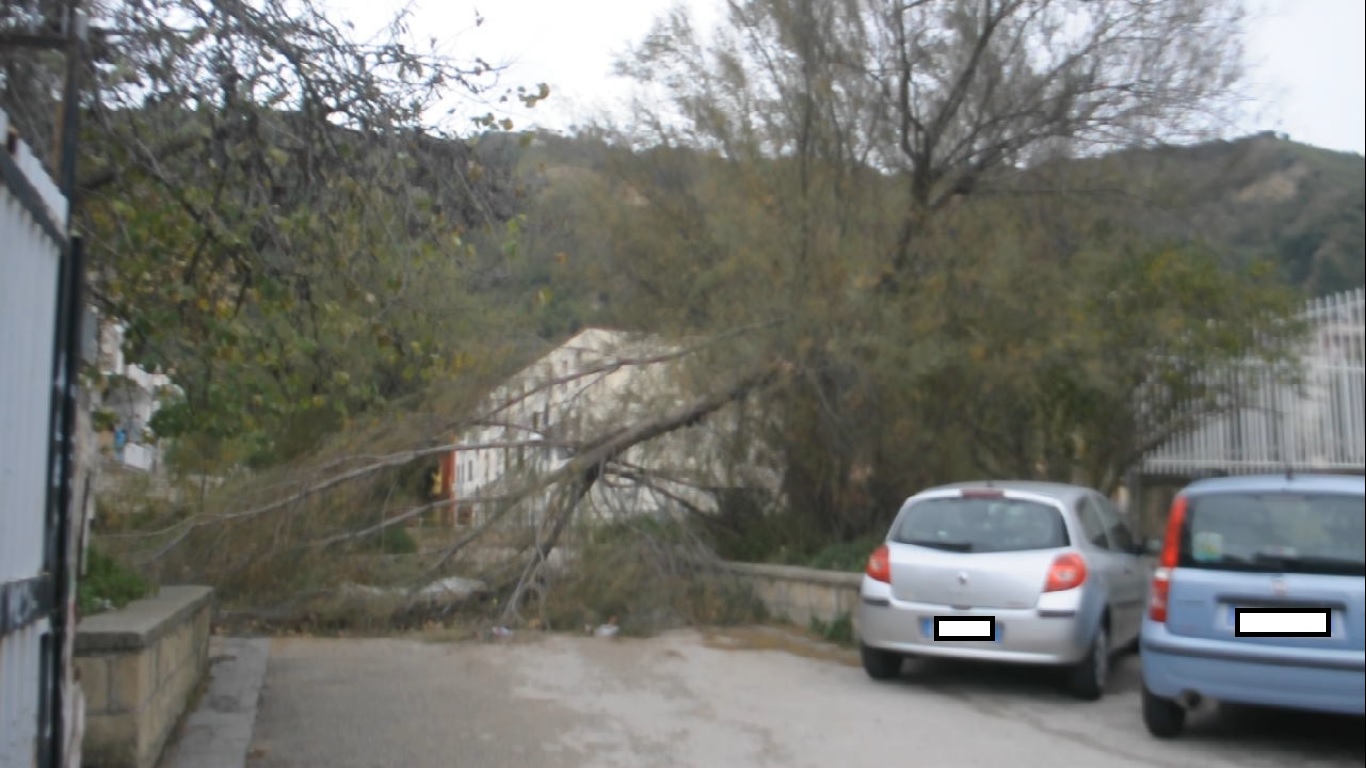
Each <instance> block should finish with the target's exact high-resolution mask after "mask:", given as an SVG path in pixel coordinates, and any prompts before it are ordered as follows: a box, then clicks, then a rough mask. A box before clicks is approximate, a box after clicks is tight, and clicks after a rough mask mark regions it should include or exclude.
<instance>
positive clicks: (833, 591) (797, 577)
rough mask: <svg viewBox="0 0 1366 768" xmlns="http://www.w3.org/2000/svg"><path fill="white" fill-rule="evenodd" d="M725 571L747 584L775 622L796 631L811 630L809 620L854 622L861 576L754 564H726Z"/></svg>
mask: <svg viewBox="0 0 1366 768" xmlns="http://www.w3.org/2000/svg"><path fill="white" fill-rule="evenodd" d="M726 567H727V568H728V569H729V570H730V571H731V572H733V573H736V574H738V575H740V576H741V577H743V578H744V579H745V580H746V581H748V582H749V584H750V586H751V587H752V588H753V589H754V594H755V596H756V597H758V598H759V599H760V600H761V601H763V604H764V607H765V608H767V609H768V612H769V615H771V616H773V617H774V618H776V619H780V620H782V621H788V622H791V623H793V624H796V625H797V626H800V627H809V626H811V620H812V619H816V620H817V621H819V622H822V623H824V624H830V623H833V622H835V621H836V620H838V619H841V618H847V619H849V620H850V621H853V620H854V617H855V614H856V611H855V608H857V607H858V601H859V582H860V581H861V580H862V578H863V577H862V574H858V573H844V572H841V571H819V570H816V569H814V568H799V567H797V566H792V565H762V564H758V563H727V564H726ZM854 629H855V632H857V631H858V628H857V627H855V628H854Z"/></svg>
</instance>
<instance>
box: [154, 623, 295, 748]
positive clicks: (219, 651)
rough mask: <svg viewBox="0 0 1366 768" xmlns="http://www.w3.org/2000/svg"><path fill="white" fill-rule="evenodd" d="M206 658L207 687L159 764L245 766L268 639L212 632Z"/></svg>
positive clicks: (259, 694) (263, 681)
mask: <svg viewBox="0 0 1366 768" xmlns="http://www.w3.org/2000/svg"><path fill="white" fill-rule="evenodd" d="M209 660H210V668H209V669H210V672H209V674H210V675H212V680H211V681H210V683H209V690H208V691H207V692H206V693H205V695H204V697H203V698H202V699H201V700H200V702H199V706H198V707H197V708H196V709H195V711H194V712H193V713H191V714H190V716H189V717H188V718H186V720H185V725H184V728H183V729H182V731H181V733H180V738H179V739H178V740H177V741H176V743H175V744H173V745H171V746H170V747H168V748H167V750H166V754H165V756H164V757H163V758H162V761H161V768H243V767H244V766H245V765H246V763H247V751H248V750H249V749H251V737H252V731H253V729H254V728H255V726H256V708H257V705H258V703H259V702H260V698H261V686H262V685H263V684H264V683H265V679H266V664H267V662H268V661H269V660H270V640H269V639H267V638H251V637H214V638H213V639H212V640H211V641H210V646H209Z"/></svg>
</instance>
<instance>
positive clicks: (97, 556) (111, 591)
mask: <svg viewBox="0 0 1366 768" xmlns="http://www.w3.org/2000/svg"><path fill="white" fill-rule="evenodd" d="M151 591H152V585H151V584H150V583H148V581H147V580H146V579H145V578H143V577H142V575H141V574H139V573H138V572H137V571H134V570H133V569H132V568H129V567H128V566H126V565H124V564H123V563H121V562H119V561H118V560H116V559H114V558H112V557H110V556H109V555H107V554H105V553H104V552H103V551H101V550H99V549H96V548H94V547H91V548H90V550H89V552H88V553H87V558H86V572H85V576H83V577H81V579H80V580H79V581H78V582H77V584H76V602H77V606H78V607H79V609H80V612H81V614H82V615H89V614H92V613H98V612H100V611H101V610H104V609H105V607H106V604H108V605H112V606H113V607H114V608H122V607H124V606H125V605H127V604H128V603H130V602H132V601H134V600H137V599H138V598H141V597H146V596H147V595H148V594H149V593H150V592H151Z"/></svg>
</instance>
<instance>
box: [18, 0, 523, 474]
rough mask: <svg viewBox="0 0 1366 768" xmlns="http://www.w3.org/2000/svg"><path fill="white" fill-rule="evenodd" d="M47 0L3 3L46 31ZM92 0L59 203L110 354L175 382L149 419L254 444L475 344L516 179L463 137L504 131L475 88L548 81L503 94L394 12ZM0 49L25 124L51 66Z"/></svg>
mask: <svg viewBox="0 0 1366 768" xmlns="http://www.w3.org/2000/svg"><path fill="white" fill-rule="evenodd" d="M60 6H61V4H59V3H55V2H53V3H38V4H33V3H22V4H21V3H17V2H7V3H6V6H5V9H6V12H7V16H12V17H13V19H15V23H18V22H19V21H26V22H27V23H29V25H30V26H36V27H38V28H42V27H43V26H44V25H46V26H48V27H55V26H57V22H56V19H57V18H58V11H59V7H60ZM21 8H22V9H23V10H26V11H29V13H28V14H27V16H26V17H24V18H20V14H19V13H18V11H19V10H20V9H21ZM91 12H92V15H93V22H94V24H95V27H96V33H95V35H94V39H93V43H92V48H91V51H90V54H91V55H90V56H89V58H88V60H87V61H85V62H84V64H85V67H84V72H83V74H84V85H85V87H84V89H83V98H82V106H83V107H84V109H83V115H82V117H83V124H84V132H83V136H82V143H81V149H82V157H81V162H80V167H81V173H80V176H79V183H78V189H77V199H78V201H79V203H80V205H79V207H78V209H77V210H78V212H79V215H80V217H81V219H80V226H81V229H82V230H84V232H85V234H86V235H87V239H88V241H89V243H90V251H91V261H92V269H91V275H90V277H91V294H92V295H93V296H94V298H95V299H96V300H97V302H98V304H99V306H100V308H101V309H102V310H103V312H104V313H105V314H106V316H108V317H110V318H112V319H113V320H115V321H119V322H123V323H125V324H126V325H127V327H128V333H127V339H128V342H127V343H128V349H127V350H126V352H127V353H128V354H129V357H130V359H131V360H132V361H133V362H137V363H140V364H142V365H144V366H145V367H148V368H160V369H162V370H165V371H168V372H170V373H171V374H172V377H173V379H174V380H175V383H176V384H177V385H178V386H179V387H180V389H181V390H182V392H183V398H181V399H179V400H178V401H176V402H174V403H172V404H171V406H170V407H169V408H167V409H165V410H164V411H163V412H162V413H161V414H160V418H159V421H158V423H157V424H156V427H157V430H158V432H159V433H161V434H162V435H164V436H181V435H201V436H204V437H207V438H211V439H218V440H223V439H240V440H245V441H246V443H247V444H248V447H249V450H255V452H256V454H257V458H258V459H264V460H269V459H271V457H273V456H275V454H276V450H275V449H276V448H280V447H282V446H283V445H285V444H288V443H290V442H295V443H298V444H299V446H306V445H307V444H309V442H310V438H309V434H310V433H312V434H313V435H314V436H316V433H317V432H319V431H325V430H326V429H328V428H329V427H331V426H335V424H337V423H340V421H341V420H342V419H344V418H345V417H346V416H347V415H348V414H351V413H354V412H355V411H357V410H361V409H364V408H367V407H371V406H373V405H375V404H377V403H381V402H384V401H386V400H389V399H392V398H395V397H398V396H401V395H403V394H407V393H410V392H413V391H416V385H417V384H419V383H420V382H422V381H423V380H426V379H430V377H432V376H436V375H445V374H451V373H454V372H457V371H459V370H460V369H461V368H462V367H466V366H469V365H471V364H473V363H474V362H475V358H477V357H478V356H479V355H480V349H479V346H480V345H479V344H478V343H477V341H478V340H479V339H480V338H481V334H480V333H479V331H478V330H476V329H477V328H479V327H482V324H483V323H485V322H491V321H495V320H496V318H495V317H494V316H496V315H497V312H496V308H494V307H490V306H486V305H484V304H482V303H481V302H480V301H479V300H478V299H477V298H476V297H475V296H474V295H473V294H474V293H475V292H477V290H478V287H479V285H480V283H481V281H482V282H487V279H488V278H487V275H486V274H485V273H486V271H487V264H486V263H484V262H481V260H480V258H479V254H477V253H476V252H475V250H474V247H473V242H474V240H475V238H476V237H477V236H478V233H479V232H481V231H483V230H488V229H497V228H499V227H501V225H502V223H503V222H505V221H507V220H508V219H510V218H511V217H512V216H513V215H514V213H515V206H516V193H515V190H514V189H513V188H512V185H511V183H510V181H509V179H508V175H507V173H506V172H505V171H503V170H500V169H498V168H496V167H489V166H485V165H483V164H481V163H480V162H479V161H478V158H476V157H475V155H474V154H473V153H472V152H471V151H470V150H469V148H468V146H467V145H466V144H465V143H464V142H463V140H462V139H461V135H462V134H464V133H468V132H469V131H470V130H471V129H473V130H478V131H483V130H502V129H504V128H506V127H510V126H508V125H504V124H502V123H501V121H499V120H498V119H497V118H496V117H495V116H494V115H493V114H492V112H491V111H490V107H491V105H492V104H493V103H494V102H497V101H500V100H501V101H507V100H510V99H520V100H521V101H523V102H524V103H527V104H534V103H535V102H536V101H538V100H540V99H541V98H544V97H545V96H546V95H547V91H546V90H545V88H544V86H542V87H540V88H537V89H535V90H526V89H521V88H518V89H515V90H511V89H502V88H500V87H499V86H497V79H496V75H497V72H496V70H495V69H494V68H493V67H491V66H490V65H489V64H487V63H485V62H484V61H482V60H481V59H479V58H478V57H477V56H474V55H469V54H466V55H464V56H462V57H457V56H455V55H452V54H450V53H449V52H448V51H446V50H444V48H443V47H442V45H441V44H440V43H439V42H438V41H437V40H436V39H435V38H430V39H428V40H425V41H416V42H415V41H414V40H413V35H412V34H411V29H410V28H409V18H408V16H407V11H402V12H400V13H398V14H397V15H396V16H395V17H394V19H393V21H392V23H391V24H390V25H389V27H388V28H387V29H386V30H385V31H384V32H383V33H381V34H380V35H379V36H377V37H375V38H373V39H369V40H365V39H361V38H360V37H359V36H358V34H357V32H356V30H355V29H354V28H352V27H351V25H350V24H349V23H339V22H335V21H334V20H333V19H332V18H330V17H329V16H328V15H327V13H326V12H325V11H324V9H323V8H322V7H321V6H320V5H319V4H317V3H314V2H312V0H151V1H150V2H147V1H143V0H138V1H137V2H132V1H127V0H108V2H103V3H101V4H99V5H97V6H96V7H94V8H92V9H91ZM4 63H5V65H6V69H5V75H4V81H3V94H4V106H5V108H6V110H7V111H8V112H10V113H11V114H12V115H15V116H16V122H18V123H19V124H20V125H21V126H22V127H23V128H24V129H25V130H26V131H28V132H30V133H31V134H32V135H35V136H43V135H44V134H45V133H47V132H48V131H49V130H50V129H51V126H50V124H49V122H50V121H48V119H47V117H46V116H47V115H51V114H52V113H53V104H54V100H55V99H56V98H57V96H58V95H59V93H60V92H59V91H58V90H57V89H55V88H54V87H53V83H55V82H56V81H57V74H56V73H59V72H60V70H55V71H54V70H53V64H54V62H52V61H51V60H50V58H42V57H39V56H36V55H29V54H28V53H25V52H22V51H15V52H13V53H11V52H10V51H8V50H7V51H6V53H5V62H4ZM44 73H46V80H45V79H44V78H43V77H39V76H38V75H42V74H44ZM443 113H446V114H443ZM452 114H454V115H456V116H459V117H467V116H469V115H475V117H473V118H472V122H466V123H465V124H464V125H463V126H462V125H461V124H459V123H457V122H456V121H455V120H454V119H453V118H452V117H451V115H452ZM291 435H292V436H294V437H297V438H298V439H297V440H291Z"/></svg>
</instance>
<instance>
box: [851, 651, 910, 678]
mask: <svg viewBox="0 0 1366 768" xmlns="http://www.w3.org/2000/svg"><path fill="white" fill-rule="evenodd" d="M859 656H860V657H862V659H863V671H864V672H867V673H868V676H869V677H871V678H873V679H874V680H891V679H892V678H895V677H896V676H898V675H900V674H901V662H902V658H903V657H902V656H901V654H899V653H893V652H891V651H883V650H879V649H877V648H869V647H868V646H866V645H862V644H860V645H859Z"/></svg>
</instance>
